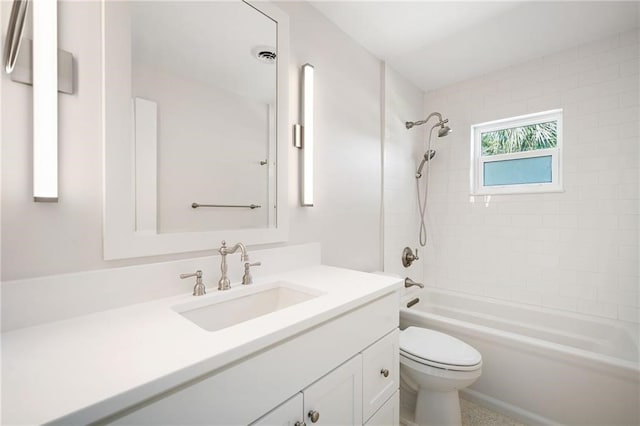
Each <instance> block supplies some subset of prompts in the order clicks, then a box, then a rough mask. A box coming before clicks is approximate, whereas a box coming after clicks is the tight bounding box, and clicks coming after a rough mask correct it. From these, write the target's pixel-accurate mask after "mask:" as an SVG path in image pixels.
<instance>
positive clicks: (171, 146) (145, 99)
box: [130, 1, 277, 233]
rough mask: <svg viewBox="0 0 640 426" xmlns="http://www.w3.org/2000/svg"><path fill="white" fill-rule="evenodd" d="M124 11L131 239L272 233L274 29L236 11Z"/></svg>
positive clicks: (172, 7)
mask: <svg viewBox="0 0 640 426" xmlns="http://www.w3.org/2000/svg"><path fill="white" fill-rule="evenodd" d="M130 10H131V68H132V71H131V84H132V96H133V98H134V99H135V102H134V108H135V109H134V117H135V118H134V120H135V123H134V135H135V144H136V148H135V149H136V153H137V154H136V155H137V156H136V176H135V179H136V188H137V191H136V216H137V217H136V230H137V231H156V232H158V233H172V232H194V231H209V230H222V229H243V228H268V227H272V226H275V214H274V212H272V211H271V210H272V209H273V208H275V205H274V203H275V199H274V198H273V197H274V192H275V173H274V170H275V166H276V164H275V144H276V129H275V126H276V116H275V115H276V112H275V107H276V105H275V102H276V63H275V51H276V48H275V46H276V31H277V26H276V23H275V22H274V21H273V20H272V19H270V18H269V17H267V16H265V15H264V14H262V13H261V12H259V11H258V10H256V9H254V8H253V7H251V6H250V5H248V4H246V3H243V2H202V1H193V2H191V1H188V2H185V1H180V2H178V1H136V2H132V3H131V8H130ZM151 156H153V157H155V158H157V163H156V164H154V163H153V162H151V161H149V157H151ZM138 157H140V158H138ZM194 203H196V205H201V206H202V205H204V206H203V207H198V208H193V207H192V206H193V205H194ZM209 205H215V206H220V207H206V206H209ZM252 205H253V206H254V208H250V207H249V206H252ZM232 206H233V207H232ZM244 206H247V207H244ZM256 206H259V207H256Z"/></svg>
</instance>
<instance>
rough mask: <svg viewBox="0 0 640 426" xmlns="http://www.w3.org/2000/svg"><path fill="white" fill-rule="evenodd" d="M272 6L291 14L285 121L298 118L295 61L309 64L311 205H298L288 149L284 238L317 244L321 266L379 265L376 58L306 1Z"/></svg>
mask: <svg viewBox="0 0 640 426" xmlns="http://www.w3.org/2000/svg"><path fill="white" fill-rule="evenodd" d="M277 5H278V6H279V7H281V8H282V9H283V10H284V11H285V12H287V13H288V14H289V15H290V17H291V67H290V70H289V72H290V76H291V77H292V85H291V92H290V99H291V101H290V114H291V120H290V121H291V123H295V122H298V109H297V105H298V103H299V97H298V93H299V92H298V81H297V80H299V75H300V71H299V70H300V68H299V67H300V66H301V65H303V64H304V63H306V62H309V63H311V64H313V66H314V67H315V95H316V96H315V120H316V121H315V163H314V167H315V200H314V202H315V205H314V207H311V208H309V207H305V208H302V207H298V206H299V204H300V202H299V199H300V198H299V190H298V180H299V177H298V176H299V173H298V172H299V170H298V156H299V152H298V150H296V149H295V148H291V150H290V152H289V155H290V158H291V162H290V167H289V182H290V185H289V204H290V206H291V211H290V215H291V225H290V231H289V232H290V242H304V241H319V242H321V243H322V261H323V263H326V264H329V265H336V266H344V267H349V268H354V269H358V270H363V271H373V270H380V269H381V268H382V263H381V262H382V253H381V252H382V245H381V235H382V229H381V228H382V224H381V213H380V210H381V192H382V189H381V182H382V167H381V161H382V155H381V129H380V119H381V118H380V117H381V103H380V102H381V99H380V96H381V88H380V85H381V81H380V60H379V59H377V58H375V57H374V56H372V55H371V54H370V53H368V52H367V51H365V50H364V49H363V48H362V47H361V46H360V45H359V44H357V43H356V42H355V41H353V40H352V39H351V38H349V37H348V36H347V35H346V34H344V33H343V32H342V31H340V30H338V29H337V27H336V26H335V25H334V24H332V23H331V22H329V21H328V20H327V19H326V18H325V17H324V15H322V14H320V13H319V12H318V11H317V10H316V9H314V8H313V7H311V6H310V5H309V4H307V3H305V2H297V1H296V2H279V3H277Z"/></svg>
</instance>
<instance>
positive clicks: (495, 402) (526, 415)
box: [460, 389, 560, 425]
mask: <svg viewBox="0 0 640 426" xmlns="http://www.w3.org/2000/svg"><path fill="white" fill-rule="evenodd" d="M460 397H461V398H463V399H466V400H467V401H471V402H474V403H476V404H478V405H481V406H483V407H486V408H488V409H490V410H493V411H496V412H498V413H500V414H504V415H505V416H509V417H511V418H512V419H515V420H518V421H520V422H522V423H525V424H528V425H559V424H560V423H558V422H556V421H553V420H551V419H548V418H546V417H543V416H541V415H539V414H536V413H532V412H531V411H527V410H525V409H523V408H520V407H518V406H516V405H512V404H509V403H507V402H504V401H501V400H499V399H496V398H494V397H492V396H488V395H485V394H483V393H480V392H477V391H474V390H472V389H462V390H460Z"/></svg>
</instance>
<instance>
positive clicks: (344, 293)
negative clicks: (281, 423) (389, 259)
mask: <svg viewBox="0 0 640 426" xmlns="http://www.w3.org/2000/svg"><path fill="white" fill-rule="evenodd" d="M278 280H280V281H286V282H289V283H292V284H295V285H300V286H303V287H307V288H310V289H313V290H316V291H319V292H322V295H320V296H318V297H316V298H313V299H311V300H308V301H305V302H302V303H300V304H297V305H293V306H290V307H288V308H285V309H282V310H280V311H276V312H273V313H271V314H268V315H265V316H262V317H258V318H255V319H252V320H249V321H246V322H243V323H240V324H237V325H235V326H231V327H228V328H225V329H222V330H219V331H215V332H210V331H205V330H204V329H202V328H200V327H198V326H197V325H195V324H193V323H192V322H190V321H189V320H187V319H185V318H184V317H182V316H181V315H180V314H178V313H177V312H175V311H174V310H173V309H172V307H173V306H176V305H182V304H184V303H186V302H191V301H193V300H195V299H196V298H195V297H193V296H191V295H190V294H185V295H181V296H176V297H170V298H165V299H159V300H154V301H151V302H147V303H141V304H136V305H131V306H127V307H124V308H119V309H112V310H108V311H103V312H98V313H94V314H91V315H86V316H82V317H76V318H72V319H68V320H64V321H57V322H53V323H49V324H44V325H39V326H34V327H28V328H23V329H19V330H15V331H11V332H8V333H4V334H2V424H42V423H48V422H52V421H56V420H57V421H63V422H67V423H76V424H77V423H89V422H91V421H96V420H99V419H101V418H103V417H105V416H107V415H110V414H113V413H115V412H117V411H120V410H122V409H124V408H127V407H129V406H131V405H133V404H136V403H139V402H141V401H144V400H145V399H147V398H149V397H151V396H153V395H156V394H158V393H160V392H163V391H166V390H169V389H171V388H173V387H175V386H177V385H180V384H181V383H184V382H186V381H188V380H191V379H194V378H196V377H198V376H200V375H202V374H204V373H207V372H210V371H212V370H215V369H217V368H220V367H224V366H225V365H226V364H228V363H230V362H232V361H235V360H237V359H240V358H242V357H245V356H247V355H249V354H251V353H254V352H256V351H258V350H261V349H263V348H265V347H267V346H269V345H271V344H274V343H276V342H278V341H280V340H282V339H285V338H287V337H289V336H292V335H294V334H296V333H299V332H301V331H304V330H306V329H308V328H310V327H313V326H315V325H317V324H319V323H321V322H324V321H326V320H328V319H330V318H332V317H334V316H337V315H339V314H342V313H344V312H347V311H349V310H351V309H353V308H355V307H357V306H359V305H361V304H363V303H366V302H369V301H372V300H374V299H376V298H378V297H380V296H382V295H384V294H387V293H389V292H391V291H395V290H397V289H399V288H400V287H401V283H402V281H401V280H399V279H398V278H394V277H388V276H382V275H373V274H367V273H364V272H357V271H351V270H346V269H340V268H334V267H329V266H315V267H311V268H306V269H299V270H295V271H290V272H286V273H280V274H277V275H272V276H270V277H265V278H262V279H255V283H254V284H252V285H251V286H250V287H245V286H241V285H239V284H238V283H234V285H233V288H232V289H231V290H229V291H226V292H218V291H217V290H216V289H215V288H213V289H212V288H209V289H208V291H209V293H208V294H207V295H206V296H201V297H199V298H198V299H199V300H204V298H211V299H215V298H220V297H229V296H228V295H230V294H234V293H235V294H238V293H239V292H243V291H245V292H246V291H248V290H250V289H251V288H257V287H258V286H260V285H261V284H267V283H269V282H273V281H278ZM34 297H37V295H34ZM212 301H213V300H212ZM25 309H28V306H25Z"/></svg>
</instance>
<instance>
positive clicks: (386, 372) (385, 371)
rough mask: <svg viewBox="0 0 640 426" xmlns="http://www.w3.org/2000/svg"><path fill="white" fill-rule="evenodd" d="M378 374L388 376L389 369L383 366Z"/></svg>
mask: <svg viewBox="0 0 640 426" xmlns="http://www.w3.org/2000/svg"><path fill="white" fill-rule="evenodd" d="M380 374H382V375H383V376H384V377H389V370H387V369H386V368H383V369H382V370H380Z"/></svg>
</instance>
